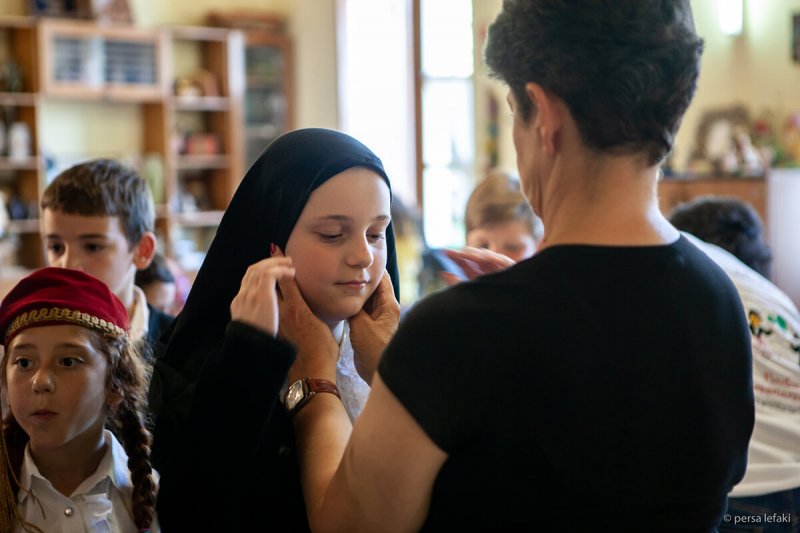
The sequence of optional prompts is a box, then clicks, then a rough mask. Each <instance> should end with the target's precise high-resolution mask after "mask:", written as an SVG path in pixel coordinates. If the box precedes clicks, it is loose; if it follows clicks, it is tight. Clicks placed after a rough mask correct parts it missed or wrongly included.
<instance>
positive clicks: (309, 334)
mask: <svg viewBox="0 0 800 533" xmlns="http://www.w3.org/2000/svg"><path fill="white" fill-rule="evenodd" d="M274 255H275V256H278V257H282V256H283V253H282V252H281V251H280V250H276V252H275V254H274ZM278 287H279V288H280V297H279V298H278V308H279V310H280V313H279V314H280V322H279V323H280V325H279V328H278V336H279V337H280V338H282V339H285V340H286V341H288V342H290V343H291V344H292V345H294V346H295V348H297V358H296V359H295V362H294V365H292V368H291V369H289V383H292V382H293V381H295V380H297V379H300V378H315V379H327V380H328V381H332V382H334V383H336V361H337V360H338V359H339V344H338V343H337V342H336V339H335V338H334V337H333V333H331V330H330V328H329V327H328V326H327V325H325V323H323V322H322V321H321V320H320V319H319V318H317V316H316V315H315V314H314V313H312V312H311V309H309V308H308V304H306V301H305V300H304V299H303V295H302V294H301V293H300V288H299V287H298V286H297V282H296V281H295V280H294V278H288V279H283V280H280V281H279V282H278Z"/></svg>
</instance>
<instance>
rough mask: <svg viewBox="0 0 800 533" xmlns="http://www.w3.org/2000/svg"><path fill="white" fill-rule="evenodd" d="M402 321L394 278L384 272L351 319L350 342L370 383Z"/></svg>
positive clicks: (357, 364)
mask: <svg viewBox="0 0 800 533" xmlns="http://www.w3.org/2000/svg"><path fill="white" fill-rule="evenodd" d="M399 323H400V304H399V303H398V302H397V300H396V299H395V297H394V288H393V287H392V279H391V278H390V277H389V273H388V272H384V273H383V277H382V278H381V282H380V283H379V284H378V287H377V288H376V289H375V292H374V293H373V294H372V296H371V297H370V298H369V300H367V303H366V304H364V308H363V309H361V310H360V311H359V312H358V314H357V315H355V316H353V317H351V318H350V342H351V344H352V345H353V352H355V365H356V370H357V371H358V374H359V375H360V376H361V378H362V379H363V380H364V381H366V382H367V383H372V376H373V375H374V374H375V371H376V370H377V368H378V362H379V361H380V359H381V354H382V353H383V349H384V348H386V345H387V344H389V341H390V340H391V339H392V336H393V335H394V334H395V332H396V331H397V326H398V324H399Z"/></svg>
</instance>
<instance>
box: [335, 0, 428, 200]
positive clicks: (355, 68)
mask: <svg viewBox="0 0 800 533" xmlns="http://www.w3.org/2000/svg"><path fill="white" fill-rule="evenodd" d="M342 8H343V9H342V11H341V15H342V20H343V23H342V24H341V25H340V28H341V33H340V35H339V43H340V45H341V46H340V49H339V50H340V54H339V58H338V59H339V79H340V90H339V102H340V111H341V114H340V116H341V127H342V130H344V131H345V132H347V133H349V134H350V135H353V136H354V137H356V138H357V139H359V140H360V141H362V142H363V143H364V144H366V145H367V146H368V147H370V148H371V149H372V150H373V151H374V152H375V153H376V154H378V156H379V157H380V158H381V159H382V161H383V165H384V167H385V168H386V172H387V173H388V175H389V177H390V179H391V180H392V189H393V191H394V193H395V194H396V195H397V196H399V197H401V198H402V200H403V201H404V202H406V203H407V204H409V205H413V204H414V203H416V197H417V191H416V171H415V167H416V165H415V161H414V139H415V135H414V120H413V116H414V99H413V92H412V91H413V68H412V66H411V65H412V50H413V46H412V41H411V30H410V28H411V23H410V3H409V2H408V1H407V0H346V1H345V2H344V3H343V4H342Z"/></svg>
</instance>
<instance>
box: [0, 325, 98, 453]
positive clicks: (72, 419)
mask: <svg viewBox="0 0 800 533" xmlns="http://www.w3.org/2000/svg"><path fill="white" fill-rule="evenodd" d="M7 354H8V355H7V357H6V363H5V364H6V365H7V366H6V379H7V386H8V404H9V408H10V409H11V413H12V414H13V415H14V418H15V419H16V420H17V422H19V425H20V426H21V427H22V429H23V430H25V433H27V434H28V436H29V437H30V444H31V451H32V453H33V454H34V456H36V455H37V454H43V453H47V452H49V451H54V450H58V449H62V450H63V449H70V448H71V447H81V448H83V449H87V448H84V447H91V446H97V443H98V442H99V440H100V439H101V438H102V434H103V425H104V422H105V418H106V414H107V401H108V395H107V393H106V377H107V375H108V359H107V358H106V356H105V354H103V353H101V352H98V351H97V350H96V349H95V348H94V347H93V346H92V343H91V341H90V336H89V333H88V332H87V330H86V329H85V328H83V327H81V326H72V325H51V326H41V327H32V328H28V329H26V330H23V331H22V332H20V333H19V334H18V335H17V336H16V337H14V339H13V340H12V342H11V344H10V346H9V347H8V351H7ZM88 449H91V448H88Z"/></svg>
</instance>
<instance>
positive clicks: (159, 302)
mask: <svg viewBox="0 0 800 533" xmlns="http://www.w3.org/2000/svg"><path fill="white" fill-rule="evenodd" d="M135 282H136V286H137V287H139V288H140V289H142V291H144V296H145V298H147V304H148V305H149V306H150V307H154V308H156V309H158V310H159V311H162V312H164V313H167V314H170V315H172V314H174V313H173V311H172V310H173V308H174V306H175V297H176V294H177V285H176V283H175V276H174V275H173V274H172V271H171V270H170V269H169V265H168V264H167V259H166V258H165V257H164V256H163V255H161V254H159V253H156V254H155V255H154V256H153V261H151V262H150V266H148V267H147V268H145V269H144V270H137V271H136V277H135Z"/></svg>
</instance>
